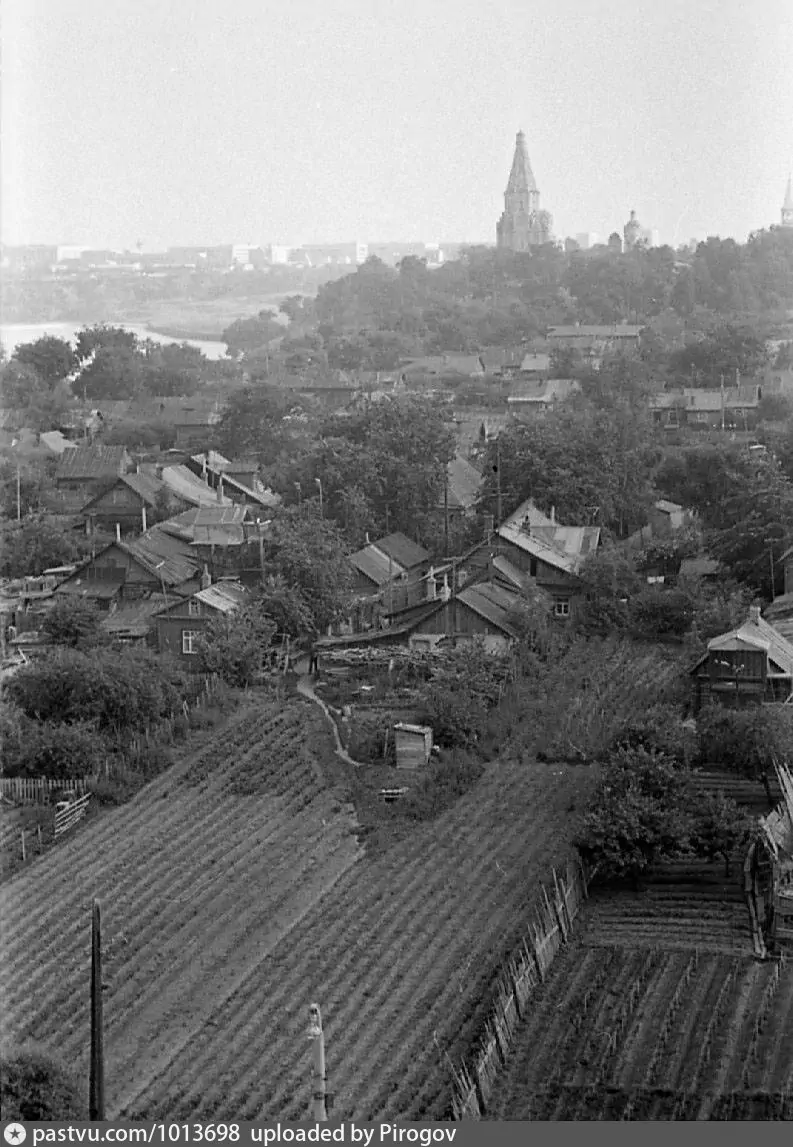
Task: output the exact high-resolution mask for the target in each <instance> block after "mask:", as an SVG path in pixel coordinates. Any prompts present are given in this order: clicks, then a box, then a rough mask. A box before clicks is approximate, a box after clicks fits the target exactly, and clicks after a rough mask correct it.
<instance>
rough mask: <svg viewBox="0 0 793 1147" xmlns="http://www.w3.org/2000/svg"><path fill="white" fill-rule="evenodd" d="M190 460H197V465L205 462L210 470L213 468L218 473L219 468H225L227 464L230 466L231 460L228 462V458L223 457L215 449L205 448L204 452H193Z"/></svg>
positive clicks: (227, 466)
mask: <svg viewBox="0 0 793 1147" xmlns="http://www.w3.org/2000/svg"><path fill="white" fill-rule="evenodd" d="M192 460H193V462H197V463H198V465H199V466H203V465H204V463H206V464H207V466H208V467H209V469H210V470H215V471H216V472H218V473H219V472H220V471H221V470H227V469H228V468H229V466H231V462H229V460H228V458H224V457H223V455H222V454H219V453H218V452H217V450H207V452H206V453H205V454H193V455H192Z"/></svg>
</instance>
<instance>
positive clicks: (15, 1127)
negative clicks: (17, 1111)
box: [3, 1123, 27, 1144]
mask: <svg viewBox="0 0 793 1147" xmlns="http://www.w3.org/2000/svg"><path fill="white" fill-rule="evenodd" d="M3 1138H4V1139H5V1141H6V1143H14V1144H17V1143H24V1142H25V1139H26V1138H27V1131H25V1128H24V1127H23V1126H22V1124H21V1123H9V1124H8V1126H7V1127H4V1128H3Z"/></svg>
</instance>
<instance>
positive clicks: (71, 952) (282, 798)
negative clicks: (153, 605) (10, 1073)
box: [0, 702, 362, 1102]
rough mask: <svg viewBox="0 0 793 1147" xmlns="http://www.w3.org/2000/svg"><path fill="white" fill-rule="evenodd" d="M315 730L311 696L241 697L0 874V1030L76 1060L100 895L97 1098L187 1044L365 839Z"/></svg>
mask: <svg viewBox="0 0 793 1147" xmlns="http://www.w3.org/2000/svg"><path fill="white" fill-rule="evenodd" d="M315 745H318V746H320V749H322V748H323V747H324V746H326V745H327V746H328V748H327V751H330V749H329V738H328V733H327V730H326V728H325V727H324V724H323V721H322V717H321V716H320V715H319V714H318V713H317V714H315V713H314V711H313V710H312V709H311V708H309V707H308V706H306V705H304V704H302V703H300V702H295V703H293V704H291V705H288V706H286V707H282V706H276V705H272V704H264V705H263V706H261V707H259V708H258V710H257V709H254V708H249V709H247V710H246V711H244V712H243V713H242V714H240V715H239V716H237V717H235V718H233V719H232V721H231V722H230V723H229V724H228V725H227V726H226V727H225V728H224V729H223V730H222V731H221V732H219V733H218V735H217V736H216V737H214V738H213V739H212V740H211V741H210V742H209V743H208V744H207V746H206V748H205V749H204V750H203V751H202V752H201V753H200V754H199V755H198V756H196V757H195V758H194V759H193V760H192V761H188V762H185V763H183V764H181V765H179V766H176V767H175V768H173V769H171V770H169V771H168V772H167V773H166V774H164V775H163V776H162V777H160V778H158V779H157V780H156V781H154V782H153V783H152V784H150V785H149V786H147V788H146V789H144V790H143V792H141V793H140V794H139V795H138V797H137V798H136V799H135V800H133V801H132V802H131V803H130V804H128V805H126V806H124V807H122V808H119V809H116V810H113V811H112V812H110V813H107V814H105V815H103V816H102V817H99V818H98V819H97V820H96V821H95V822H92V823H90V824H88V825H86V826H85V828H84V829H82V830H80V831H78V833H77V834H76V835H75V836H74V837H73V838H72V839H71V840H68V841H66V842H64V843H63V844H61V845H59V846H58V847H57V848H55V849H52V850H51V851H49V852H48V853H46V854H45V855H44V856H43V857H42V858H41V860H40V861H37V862H36V863H34V864H33V865H31V866H30V867H29V868H27V869H26V870H25V871H24V872H22V873H20V875H19V876H18V877H17V878H15V879H12V880H10V881H9V882H8V883H6V884H5V885H4V886H3V887H2V888H0V920H1V921H2V925H3V927H2V938H0V945H1V947H0V969H1V971H0V977H1V978H0V1007H2V1012H3V1016H4V1032H5V1035H6V1036H7V1037H10V1038H15V1039H22V1038H31V1039H35V1040H37V1041H41V1042H42V1043H44V1044H47V1045H49V1046H50V1047H51V1048H52V1049H53V1050H57V1052H58V1054H60V1055H61V1056H63V1058H64V1059H66V1060H67V1061H69V1060H71V1061H77V1062H78V1063H84V1061H85V1057H86V1051H87V1045H88V1026H87V1024H88V1010H87V1009H88V994H87V993H88V985H89V960H88V953H89V927H90V907H91V900H92V897H94V896H98V897H99V898H100V900H101V903H102V908H103V947H104V951H105V966H104V973H105V982H106V991H105V1017H106V1037H105V1050H106V1057H107V1080H106V1084H107V1094H108V1099H109V1101H110V1102H112V1101H113V1100H114V1099H116V1098H120V1096H121V1093H122V1092H123V1091H124V1089H125V1088H126V1086H127V1085H128V1084H129V1083H130V1082H131V1081H135V1084H136V1086H137V1087H140V1086H142V1085H143V1084H145V1082H146V1081H147V1080H148V1079H150V1078H152V1077H155V1076H156V1075H158V1074H159V1072H160V1071H161V1070H163V1068H164V1067H165V1065H166V1064H167V1063H169V1062H170V1060H171V1059H172V1058H173V1056H174V1055H177V1054H178V1053H179V1051H180V1050H181V1049H182V1048H185V1047H189V1044H190V1041H191V1039H192V1038H193V1036H194V1033H195V1031H196V1030H197V1028H198V1027H200V1025H201V1024H202V1023H203V1022H204V1021H205V1020H207V1019H208V1018H209V1016H210V1015H211V1013H212V1012H213V1011H214V1010H215V1009H217V1008H218V1007H221V1006H222V1004H223V1001H224V999H226V998H227V997H228V996H229V995H230V994H231V993H233V992H234V990H235V988H236V987H237V986H238V985H239V984H240V983H242V982H244V980H245V979H246V978H247V977H248V976H249V975H250V974H251V973H252V971H253V970H254V969H255V968H256V967H257V966H258V965H259V964H260V962H261V961H262V959H263V958H264V957H265V956H266V955H267V953H268V952H269V951H270V950H271V949H272V948H273V947H274V946H275V945H277V943H278V941H279V940H280V939H281V937H282V936H283V935H284V934H285V933H286V932H287V931H288V929H289V928H290V927H292V926H293V925H294V924H295V923H296V922H297V921H298V920H299V919H300V918H301V917H302V916H303V915H304V914H305V913H306V912H308V911H310V910H311V909H312V908H313V907H314V906H315V905H316V904H317V902H318V901H319V900H320V898H321V897H322V896H323V895H324V894H326V893H327V892H328V890H329V889H330V888H331V887H332V885H333V884H334V883H335V881H336V880H338V878H339V877H340V876H341V874H342V873H343V872H344V871H345V870H346V869H348V868H350V867H351V866H352V865H354V864H355V863H356V861H357V860H358V859H359V858H360V856H361V855H362V851H361V849H360V847H359V845H358V843H357V841H356V835H355V833H356V828H357V825H356V822H355V819H354V816H353V814H352V810H351V808H350V807H349V806H345V805H343V804H342V803H341V802H340V801H339V800H338V799H337V797H336V796H335V795H334V793H333V791H331V790H330V789H329V788H328V787H327V785H326V783H325V780H324V777H323V773H322V770H321V768H320V767H319V764H318V761H317V759H316V755H315V750H314V748H313V747H312V746H315Z"/></svg>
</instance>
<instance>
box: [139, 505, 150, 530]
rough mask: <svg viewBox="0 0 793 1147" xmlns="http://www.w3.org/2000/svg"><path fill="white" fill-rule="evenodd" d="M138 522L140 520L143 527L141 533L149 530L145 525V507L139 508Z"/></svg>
mask: <svg viewBox="0 0 793 1147" xmlns="http://www.w3.org/2000/svg"><path fill="white" fill-rule="evenodd" d="M140 520H141V524H142V526H143V533H144V534H145V533H146V530H147V529H148V528H149V527H148V525H147V523H146V507H145V506H141V508H140Z"/></svg>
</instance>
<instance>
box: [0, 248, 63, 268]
mask: <svg viewBox="0 0 793 1147" xmlns="http://www.w3.org/2000/svg"><path fill="white" fill-rule="evenodd" d="M57 261H58V248H57V247H54V246H52V247H51V246H47V245H46V244H43V243H32V244H29V245H27V246H22V247H6V246H3V248H2V256H1V257H0V265H2V267H3V270H6V271H49V270H50V269H51V268H52V266H53V265H54V264H55V263H56V262H57Z"/></svg>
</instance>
